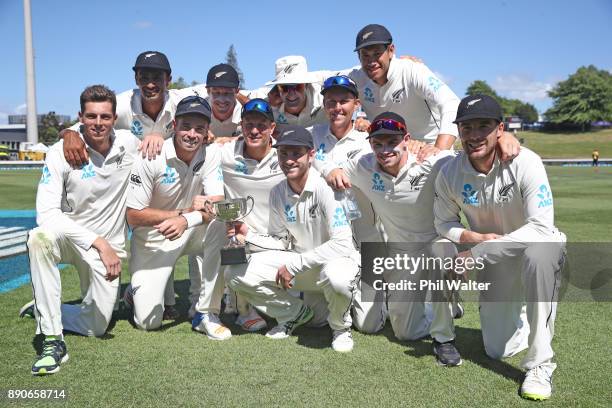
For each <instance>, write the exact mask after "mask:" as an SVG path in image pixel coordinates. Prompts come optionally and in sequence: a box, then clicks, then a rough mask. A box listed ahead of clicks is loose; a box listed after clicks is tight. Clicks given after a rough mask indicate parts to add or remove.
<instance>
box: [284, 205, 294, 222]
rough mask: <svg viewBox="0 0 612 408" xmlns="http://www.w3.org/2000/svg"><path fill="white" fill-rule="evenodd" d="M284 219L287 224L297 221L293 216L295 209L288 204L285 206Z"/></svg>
mask: <svg viewBox="0 0 612 408" xmlns="http://www.w3.org/2000/svg"><path fill="white" fill-rule="evenodd" d="M285 219H286V220H287V222H296V221H297V217H296V216H295V208H293V207H291V206H290V205H289V204H286V205H285Z"/></svg>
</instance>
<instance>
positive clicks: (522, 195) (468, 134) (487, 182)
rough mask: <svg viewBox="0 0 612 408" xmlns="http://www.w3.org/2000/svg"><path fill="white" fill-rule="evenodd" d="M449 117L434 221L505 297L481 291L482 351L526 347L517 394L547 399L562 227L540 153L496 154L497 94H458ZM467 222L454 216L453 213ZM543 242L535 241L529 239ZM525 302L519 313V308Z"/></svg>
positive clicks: (504, 353)
mask: <svg viewBox="0 0 612 408" xmlns="http://www.w3.org/2000/svg"><path fill="white" fill-rule="evenodd" d="M455 122H456V123H457V124H458V127H459V135H460V137H461V142H462V144H463V150H464V152H463V153H462V154H460V155H459V156H458V157H456V158H454V159H453V160H452V161H451V162H449V163H448V164H447V166H446V167H444V168H443V169H442V170H441V172H440V174H439V175H438V178H437V180H436V194H437V199H436V200H435V203H434V211H435V217H436V221H435V222H436V229H437V230H438V232H439V233H440V234H441V235H443V236H444V237H446V238H448V239H450V240H451V241H453V242H456V243H462V244H463V243H469V244H476V245H475V246H474V247H473V248H472V249H471V250H468V251H464V252H461V253H460V254H459V255H458V257H461V258H483V259H484V260H485V261H486V263H485V270H484V271H481V272H479V273H480V274H482V275H481V276H479V278H481V279H483V280H484V281H485V282H493V283H494V284H497V285H500V286H501V287H502V290H503V292H504V294H505V295H506V296H508V297H509V299H510V300H509V301H502V300H504V299H496V298H492V297H493V295H491V294H489V293H487V292H484V291H483V292H481V297H480V307H479V310H480V323H481V326H482V338H483V342H484V347H485V351H486V353H487V355H489V356H490V357H492V358H495V359H499V358H504V357H509V356H512V355H515V354H516V353H518V352H520V351H521V350H524V349H525V348H527V354H526V355H525V357H524V358H523V361H522V362H521V366H522V367H523V368H524V369H526V370H527V374H526V376H525V380H524V381H523V384H522V385H521V391H520V392H521V396H523V397H524V398H528V399H535V400H543V399H548V398H549V397H550V395H551V393H552V373H553V371H554V370H555V368H556V364H555V363H553V361H552V360H553V355H554V353H553V350H552V346H551V342H552V338H553V333H554V322H555V316H556V311H557V303H556V293H557V291H558V287H559V286H558V284H559V275H560V274H559V272H560V269H561V266H562V264H563V259H564V255H563V253H564V250H563V248H564V242H565V235H564V234H563V233H562V232H559V231H558V230H557V229H556V228H555V226H554V210H553V198H552V194H551V191H550V185H549V183H548V178H547V176H546V170H545V169H544V165H543V164H542V160H541V159H540V158H539V157H538V156H537V155H536V154H535V153H533V152H532V151H530V150H528V149H526V148H522V151H521V154H520V155H519V156H518V157H517V158H515V159H514V160H513V161H511V162H506V163H502V162H500V160H499V158H498V156H497V154H496V151H495V145H496V143H497V140H498V139H499V137H500V136H501V134H502V133H503V130H504V124H503V122H502V111H501V107H500V105H499V104H498V103H497V101H496V100H495V99H493V98H491V97H490V96H486V95H473V96H468V97H466V98H464V99H463V100H462V101H461V103H460V104H459V109H458V111H457V118H456V120H455ZM461 212H463V214H464V215H465V217H466V218H467V222H468V223H469V226H470V228H469V229H466V228H465V227H464V226H463V225H462V224H461V223H460V213H461ZM534 242H546V243H547V244H546V245H545V247H544V248H545V250H544V251H542V250H541V249H542V245H543V244H540V245H535V244H530V243H534ZM525 302H526V304H527V315H526V320H527V321H525V318H524V317H525V316H524V314H522V313H521V311H522V309H523V305H524V304H525Z"/></svg>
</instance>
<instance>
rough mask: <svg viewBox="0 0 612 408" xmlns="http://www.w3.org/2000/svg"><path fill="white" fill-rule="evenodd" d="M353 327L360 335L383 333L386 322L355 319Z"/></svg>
mask: <svg viewBox="0 0 612 408" xmlns="http://www.w3.org/2000/svg"><path fill="white" fill-rule="evenodd" d="M353 326H355V329H356V330H357V331H359V332H360V333H364V334H375V333H378V332H379V331H381V330H382V329H383V327H384V326H385V325H384V322H382V321H380V320H378V321H368V320H366V319H359V318H356V317H353Z"/></svg>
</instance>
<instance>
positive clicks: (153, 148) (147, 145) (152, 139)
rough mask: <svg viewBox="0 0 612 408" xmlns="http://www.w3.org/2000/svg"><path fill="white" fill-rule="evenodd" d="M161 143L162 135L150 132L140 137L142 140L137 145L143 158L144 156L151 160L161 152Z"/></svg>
mask: <svg viewBox="0 0 612 408" xmlns="http://www.w3.org/2000/svg"><path fill="white" fill-rule="evenodd" d="M163 144H164V137H163V136H162V135H161V134H159V133H150V134H148V135H146V136H145V137H144V139H142V142H140V144H139V145H138V151H140V152H141V153H142V158H143V159H144V158H145V157H146V158H147V159H149V160H153V159H154V158H155V157H156V156H158V155H159V154H160V153H161V149H162V145H163Z"/></svg>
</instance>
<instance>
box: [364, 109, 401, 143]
mask: <svg viewBox="0 0 612 408" xmlns="http://www.w3.org/2000/svg"><path fill="white" fill-rule="evenodd" d="M368 133H369V134H368V136H367V137H366V139H370V138H372V137H376V136H382V135H402V136H404V135H405V134H406V133H408V129H407V128H406V121H405V120H404V118H402V117H401V116H400V115H398V114H397V113H395V112H383V113H381V114H379V115H378V116H376V117H375V118H374V119H373V120H372V122H371V123H370V127H369V128H368Z"/></svg>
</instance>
